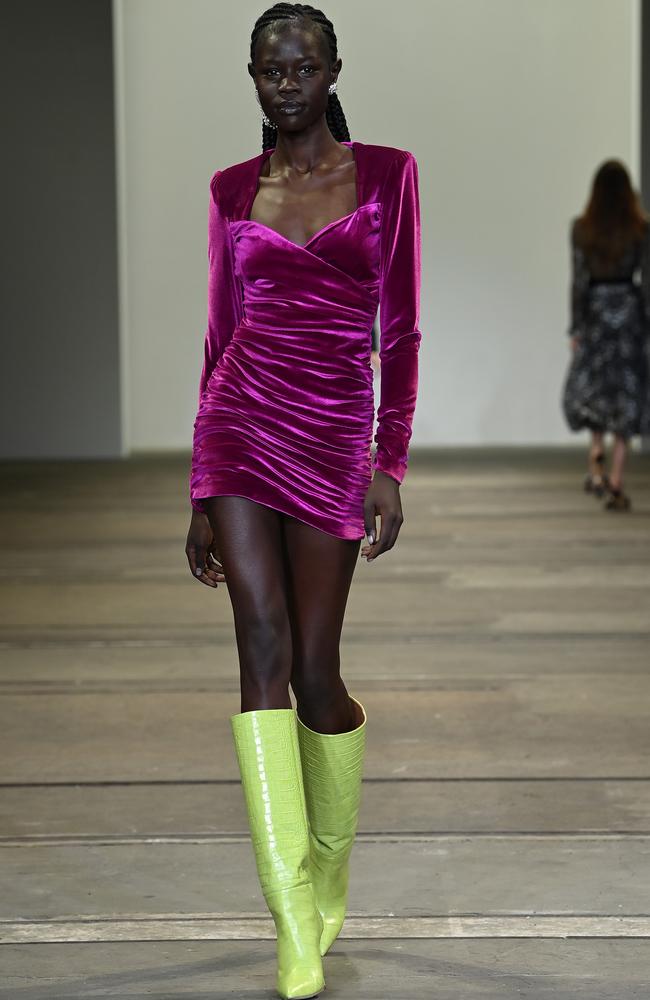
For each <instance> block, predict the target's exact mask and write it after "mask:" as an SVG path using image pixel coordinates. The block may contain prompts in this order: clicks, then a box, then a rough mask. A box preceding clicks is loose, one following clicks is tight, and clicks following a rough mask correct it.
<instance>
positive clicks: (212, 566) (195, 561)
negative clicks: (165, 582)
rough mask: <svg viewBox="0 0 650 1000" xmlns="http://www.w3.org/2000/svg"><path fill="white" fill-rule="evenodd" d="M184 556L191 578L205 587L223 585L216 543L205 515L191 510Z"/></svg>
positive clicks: (223, 578)
mask: <svg viewBox="0 0 650 1000" xmlns="http://www.w3.org/2000/svg"><path fill="white" fill-rule="evenodd" d="M185 555H186V556H187V561H188V563H189V564H190V569H191V571H192V576H193V577H194V578H195V579H197V580H200V581H201V583H204V584H205V585H206V587H216V586H217V585H218V584H220V583H224V581H225V579H226V578H225V576H224V574H223V566H222V565H221V558H220V556H219V553H218V552H217V547H216V542H215V539H214V535H213V533H212V528H211V527H210V522H209V521H208V519H207V517H206V515H205V514H202V513H201V512H200V511H198V510H194V509H192V520H191V521H190V528H189V531H188V532H187V542H186V543H185Z"/></svg>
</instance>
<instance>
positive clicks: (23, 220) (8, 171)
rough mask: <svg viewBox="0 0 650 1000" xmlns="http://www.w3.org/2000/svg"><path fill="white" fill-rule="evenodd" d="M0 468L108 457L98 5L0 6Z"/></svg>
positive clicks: (113, 374) (107, 220)
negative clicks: (25, 461) (26, 461)
mask: <svg viewBox="0 0 650 1000" xmlns="http://www.w3.org/2000/svg"><path fill="white" fill-rule="evenodd" d="M1 20H2V29H1V30H0V37H1V39H2V40H1V41H0V67H1V70H0V72H1V74H2V93H3V101H2V104H3V110H2V131H1V134H2V145H3V151H2V156H1V157H0V177H1V180H2V192H3V213H2V218H3V225H2V268H1V275H2V277H1V279H0V281H1V285H2V302H1V306H0V309H1V322H2V329H1V339H2V357H1V368H0V418H1V421H2V429H1V440H0V455H1V456H2V457H5V458H7V457H11V458H13V457H17V458H20V457H26V458H39V457H86V456H98V457H102V456H114V455H118V454H119V453H120V448H121V434H120V398H119V393H120V383H119V347H118V345H119V340H118V292H117V235H116V194H115V137H114V114H113V52H112V23H111V3H110V0H57V2H56V3H52V2H48V0H4V2H3V4H2V13H1Z"/></svg>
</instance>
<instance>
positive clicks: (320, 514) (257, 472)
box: [190, 142, 421, 539]
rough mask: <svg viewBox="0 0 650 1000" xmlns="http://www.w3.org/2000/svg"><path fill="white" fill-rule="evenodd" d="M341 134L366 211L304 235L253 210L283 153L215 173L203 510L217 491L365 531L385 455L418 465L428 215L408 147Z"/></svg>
mask: <svg viewBox="0 0 650 1000" xmlns="http://www.w3.org/2000/svg"><path fill="white" fill-rule="evenodd" d="M344 145H346V146H349V147H351V148H352V151H353V153H354V158H355V163H356V180H357V208H356V209H355V211H354V212H351V213H350V214H349V215H346V216H344V217H342V218H340V219H336V220H335V221H334V222H330V223H329V224H328V225H326V226H324V227H323V228H322V229H320V230H319V231H318V232H317V233H316V234H315V235H314V236H312V237H311V239H310V240H309V241H308V242H307V243H306V244H305V245H304V246H301V245H299V244H297V243H294V242H292V241H291V240H288V239H286V238H285V237H284V236H281V235H280V234H279V233H277V232H276V231H275V230H273V229H270V228H269V227H268V226H265V225H264V224H263V223H260V222H255V221H251V220H250V219H249V215H250V210H251V207H252V204H253V201H254V199H255V195H256V193H257V188H258V181H259V176H260V172H261V169H262V165H263V163H264V161H265V159H266V158H267V157H269V156H270V155H271V153H272V150H266V151H264V152H263V153H260V154H259V155H258V156H255V157H253V158H252V159H250V160H246V161H245V162H243V163H237V164H235V165H234V166H231V167H228V168H227V169H225V170H222V171H219V170H218V171H217V172H216V173H215V174H214V176H213V177H212V180H211V182H210V191H211V198H210V209H209V226H208V260H209V278H208V327H207V331H206V336H205V361H204V365H203V371H202V375H201V382H200V392H199V407H198V413H197V416H196V420H195V423H194V441H193V452H192V469H191V476H190V497H191V502H192V505H193V506H194V508H195V509H196V510H199V511H202V510H203V509H204V508H203V504H202V502H201V501H202V500H203V499H205V498H206V497H211V496H224V495H227V496H241V497H247V498H248V499H249V500H254V501H256V502H257V503H260V504H264V505H265V506H268V507H272V508H274V509H275V510H277V511H281V512H282V513H284V514H287V515H290V516H291V517H295V518H298V519H299V520H301V521H304V522H305V523H306V524H309V525H311V526H312V527H314V528H318V529H320V530H321V531H325V532H327V533H329V534H331V535H335V536H337V537H338V538H347V539H359V538H361V537H362V536H363V535H364V533H365V532H364V520H363V501H364V497H365V494H366V491H367V489H368V487H369V485H370V481H371V478H372V469H373V466H374V468H376V469H381V470H382V471H383V472H385V473H387V474H388V475H389V476H392V477H393V478H394V479H395V480H397V482H402V479H403V478H404V474H405V471H406V465H407V454H408V443H409V439H410V436H411V424H412V419H413V411H414V409H415V399H416V392H417V380H418V366H417V359H418V350H419V346H420V336H421V335H420V331H419V329H418V322H419V293H420V218H419V198H418V170H417V163H416V160H415V157H414V156H413V154H412V153H409V152H407V151H406V150H402V149H395V148H393V147H391V146H376V145H369V144H367V143H362V142H346V143H344ZM377 307H379V319H380V357H381V391H380V404H379V409H378V412H377V433H376V436H375V442H376V446H377V447H376V451H375V454H374V456H373V455H372V448H371V446H372V427H373V419H374V394H373V373H372V369H371V367H370V351H371V336H372V326H373V321H374V318H375V314H376V312H377Z"/></svg>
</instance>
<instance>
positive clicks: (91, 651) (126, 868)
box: [0, 450, 650, 1000]
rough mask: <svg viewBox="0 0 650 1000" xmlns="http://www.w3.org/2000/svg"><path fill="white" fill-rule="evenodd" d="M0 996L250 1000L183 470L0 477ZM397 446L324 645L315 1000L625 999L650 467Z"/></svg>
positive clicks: (631, 935) (257, 910)
mask: <svg viewBox="0 0 650 1000" xmlns="http://www.w3.org/2000/svg"><path fill="white" fill-rule="evenodd" d="M1 472H2V487H3V489H2V501H1V503H2V512H3V516H2V522H1V528H0V544H1V547H2V562H1V567H0V589H1V600H0V609H1V610H0V614H1V619H0V694H1V701H0V709H1V717H0V768H1V776H0V781H1V782H2V787H1V788H0V804H1V818H0V878H1V879H2V886H1V887H0V918H1V919H0V939H1V941H2V947H1V948H0V970H1V971H0V997H2V998H7V1000H9V998H10V1000H78V998H86V997H87V998H91V997H92V998H103V1000H107V998H111V1000H118V998H129V1000H133V998H138V1000H144V998H145V997H146V998H155V1000H172V998H179V1000H181V998H182V1000H189V998H191V1000H198V998H210V1000H221V998H226V997H229V998H231V997H237V998H239V997H242V998H253V997H255V998H260V997H266V998H271V997H273V996H274V990H273V982H274V945H273V941H272V940H271V937H272V933H271V932H272V926H271V925H270V923H269V920H268V918H267V916H266V914H265V911H264V908H263V905H262V902H261V900H260V895H259V890H258V887H257V882H256V878H255V872H254V866H253V858H252V852H251V848H250V844H249V842H248V838H247V829H246V821H245V816H244V810H243V800H242V795H241V789H240V787H239V782H238V777H237V770H236V762H235V757H234V752H233V750H232V746H231V738H230V730H229V722H228V718H229V715H230V714H232V713H233V712H236V711H238V709H239V702H238V691H237V664H236V651H235V646H234V643H233V637H232V625H231V611H230V605H229V602H228V595H227V591H226V589H225V588H221V589H220V590H218V591H217V592H216V593H215V592H213V591H211V590H208V589H207V588H204V587H202V586H201V585H199V584H198V583H196V582H195V581H194V580H192V578H191V576H190V574H189V571H188V570H187V568H186V564H185V557H184V553H183V547H184V535H185V532H186V528H187V518H188V508H187V501H186V497H185V489H186V478H187V458H186V457H170V458H158V459H139V460H132V461H128V462H124V463H118V462H115V463H114V462H89V463H60V464H48V463H43V464H33V465H31V464H20V463H12V464H5V465H4V466H3V467H2V469H1ZM582 474H583V469H582V457H581V455H580V454H579V453H578V452H575V451H556V452H552V451H543V450H542V451H533V452H526V451H518V450H513V451H500V452H495V451H481V452H478V451H477V452H472V451H464V452H438V453H426V454H424V453H423V454H419V453H414V455H413V458H412V464H411V470H410V472H409V476H408V478H407V482H406V484H405V486H404V489H403V502H404V510H405V517H406V521H405V525H404V528H403V530H402V535H401V537H400V541H399V543H398V546H397V547H396V548H395V549H394V550H393V552H391V553H389V554H387V555H386V556H384V557H382V558H381V559H380V560H378V561H377V562H376V563H374V564H371V565H367V564H366V563H365V562H362V561H360V562H359V565H358V568H357V573H356V577H355V581H354V583H353V591H352V595H351V598H350V602H349V609H348V616H347V624H346V628H345V632H344V642H343V648H342V659H343V672H344V676H345V678H346V680H347V683H348V687H349V689H350V691H351V693H353V694H354V695H355V696H357V697H358V698H360V699H361V700H362V701H363V702H364V704H365V705H366V708H367V711H368V716H369V734H368V738H369V747H368V758H367V768H366V779H367V780H366V782H365V786H364V802H363V811H362V817H361V824H360V835H359V838H358V843H357V847H356V848H355V853H354V855H353V866H352V867H353V871H352V881H351V899H350V906H351V914H350V918H349V920H348V922H347V924H346V928H345V930H344V933H343V935H342V937H341V938H340V939H339V941H338V942H337V944H336V945H335V947H334V949H333V951H332V953H331V955H330V956H328V958H327V959H326V976H327V982H328V990H327V996H328V997H329V998H330V1000H334V998H340V1000H348V998H350V1000H351V998H358V1000H382V998H384V997H386V998H387V997H390V998H392V1000H424V998H426V1000H433V998H435V1000H483V998H490V1000H497V998H499V1000H509V998H518V1000H519V998H522V997H523V998H529V1000H550V998H554V1000H555V998H557V1000H573V998H576V1000H577V998H581V1000H582V998H584V1000H587V998H588V1000H629V998H632V997H635V998H636V997H647V996H648V992H649V990H650V957H649V955H650V944H649V942H648V938H649V937H650V891H649V890H650V652H649V651H650V643H649V639H650V588H649V584H650V460H648V459H647V458H646V459H643V458H641V457H636V458H635V459H634V462H633V469H632V472H631V475H630V480H629V489H630V492H631V494H632V499H633V503H634V509H633V511H632V512H631V513H629V514H611V513H606V512H604V511H603V510H602V508H601V506H600V505H599V503H598V502H597V501H596V500H594V499H593V498H591V497H588V496H585V495H584V494H583V493H582V492H581V480H582Z"/></svg>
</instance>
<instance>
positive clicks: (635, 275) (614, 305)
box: [563, 160, 650, 511]
mask: <svg viewBox="0 0 650 1000" xmlns="http://www.w3.org/2000/svg"><path fill="white" fill-rule="evenodd" d="M571 248H572V262H573V268H572V270H573V274H572V282H571V306H572V308H571V326H570V329H569V335H570V337H571V346H572V349H573V358H572V362H571V366H570V368H569V374H568V377H567V380H566V383H565V387H564V399H563V405H564V413H565V416H566V419H567V422H568V424H569V426H570V427H571V429H572V430H574V431H577V430H582V429H583V428H587V429H588V430H589V431H591V448H590V452H589V471H588V474H587V477H586V479H585V490H586V491H587V492H588V493H593V494H594V495H595V496H598V497H601V496H606V500H605V507H606V509H607V510H614V511H624V510H629V507H630V498H629V497H628V496H627V495H626V494H625V492H624V489H623V473H624V468H625V459H626V455H627V449H628V442H629V439H630V438H631V437H632V436H633V435H635V434H645V433H647V432H648V429H649V426H648V425H649V421H650V407H649V406H648V391H649V379H648V322H649V320H650V226H649V225H648V221H647V218H646V215H645V212H644V211H643V209H642V208H641V205H640V203H639V200H638V197H637V195H636V194H635V192H634V190H633V188H632V184H631V182H630V177H629V174H628V172H627V169H626V168H625V166H624V165H623V164H622V163H620V162H619V161H618V160H608V161H607V162H606V163H603V164H602V166H601V167H600V168H599V169H598V171H597V172H596V176H595V178H594V181H593V186H592V191H591V195H590V198H589V203H588V205H587V207H586V209H585V211H584V213H583V215H581V216H580V218H578V219H576V220H575V221H574V222H573V224H572V227H571ZM608 432H609V433H611V434H613V436H614V447H613V450H612V464H611V469H610V472H609V474H607V472H606V468H605V434H606V433H608Z"/></svg>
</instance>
